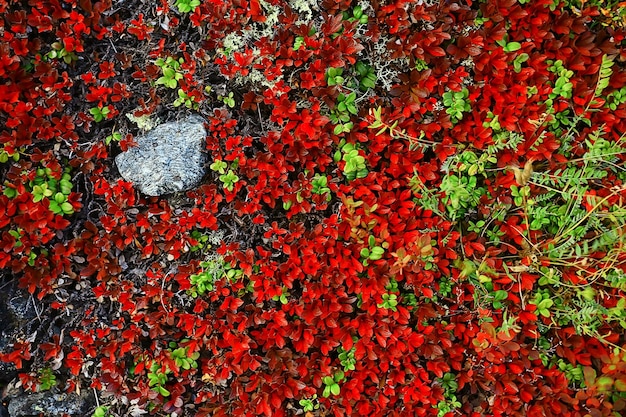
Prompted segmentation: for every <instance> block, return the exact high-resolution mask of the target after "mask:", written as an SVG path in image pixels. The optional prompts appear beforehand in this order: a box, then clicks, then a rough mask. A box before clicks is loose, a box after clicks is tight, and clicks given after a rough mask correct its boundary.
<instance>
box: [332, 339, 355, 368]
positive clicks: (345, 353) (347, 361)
mask: <svg viewBox="0 0 626 417" xmlns="http://www.w3.org/2000/svg"><path fill="white" fill-rule="evenodd" d="M352 340H353V341H354V342H356V341H357V340H358V339H357V338H356V337H352ZM337 351H338V352H339V362H340V363H341V366H343V370H344V372H348V371H354V370H355V367H356V358H355V357H354V354H355V353H356V346H352V347H351V348H350V350H345V349H344V348H342V347H339V348H337Z"/></svg>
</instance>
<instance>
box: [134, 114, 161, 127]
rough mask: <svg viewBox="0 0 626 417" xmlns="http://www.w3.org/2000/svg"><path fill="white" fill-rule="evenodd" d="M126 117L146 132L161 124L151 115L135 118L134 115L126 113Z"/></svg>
mask: <svg viewBox="0 0 626 417" xmlns="http://www.w3.org/2000/svg"><path fill="white" fill-rule="evenodd" d="M126 117H128V120H130V121H131V122H133V123H135V124H136V125H137V127H138V128H139V129H141V130H143V131H146V132H147V131H148V130H151V129H153V128H154V127H156V126H158V124H159V122H160V120H159V119H158V118H157V119H156V120H153V119H152V118H151V116H150V115H149V114H144V115H143V116H140V117H135V115H133V113H126Z"/></svg>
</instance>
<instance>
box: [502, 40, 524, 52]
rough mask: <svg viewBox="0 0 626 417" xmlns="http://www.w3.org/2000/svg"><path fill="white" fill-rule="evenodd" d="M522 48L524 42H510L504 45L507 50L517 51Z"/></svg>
mask: <svg viewBox="0 0 626 417" xmlns="http://www.w3.org/2000/svg"><path fill="white" fill-rule="evenodd" d="M521 48H522V44H520V43H519V42H509V43H507V44H506V46H505V47H504V50H505V51H506V52H515V51H519V50H520V49H521Z"/></svg>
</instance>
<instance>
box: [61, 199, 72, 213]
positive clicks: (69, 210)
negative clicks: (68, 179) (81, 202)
mask: <svg viewBox="0 0 626 417" xmlns="http://www.w3.org/2000/svg"><path fill="white" fill-rule="evenodd" d="M61 211H63V213H65V214H73V213H74V207H73V206H72V205H71V204H70V203H68V202H67V201H66V202H65V203H62V204H61Z"/></svg>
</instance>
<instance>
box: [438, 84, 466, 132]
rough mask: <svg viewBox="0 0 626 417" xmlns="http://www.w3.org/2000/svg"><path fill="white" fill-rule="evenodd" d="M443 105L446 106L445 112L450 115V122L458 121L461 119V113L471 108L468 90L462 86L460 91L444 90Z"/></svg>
mask: <svg viewBox="0 0 626 417" xmlns="http://www.w3.org/2000/svg"><path fill="white" fill-rule="evenodd" d="M443 105H444V106H446V107H447V108H446V113H448V114H449V115H450V120H452V123H458V122H459V121H461V119H463V113H464V112H468V111H470V110H471V107H470V103H469V90H468V89H467V88H463V89H462V90H461V91H446V92H445V93H443Z"/></svg>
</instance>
